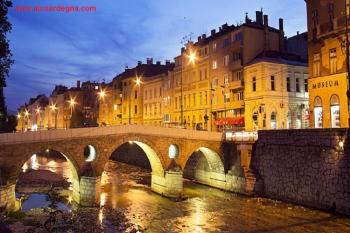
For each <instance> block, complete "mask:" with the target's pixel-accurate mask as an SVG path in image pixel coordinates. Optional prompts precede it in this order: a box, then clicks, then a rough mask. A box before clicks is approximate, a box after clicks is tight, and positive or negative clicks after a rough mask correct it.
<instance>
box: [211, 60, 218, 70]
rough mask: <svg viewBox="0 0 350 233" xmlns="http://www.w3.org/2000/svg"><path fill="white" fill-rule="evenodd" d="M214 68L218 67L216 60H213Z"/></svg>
mask: <svg viewBox="0 0 350 233" xmlns="http://www.w3.org/2000/svg"><path fill="white" fill-rule="evenodd" d="M212 68H213V70H216V69H217V68H218V62H217V61H216V60H214V61H213V64H212Z"/></svg>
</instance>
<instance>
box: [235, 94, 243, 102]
mask: <svg viewBox="0 0 350 233" xmlns="http://www.w3.org/2000/svg"><path fill="white" fill-rule="evenodd" d="M236 100H237V101H240V100H243V92H238V93H236Z"/></svg>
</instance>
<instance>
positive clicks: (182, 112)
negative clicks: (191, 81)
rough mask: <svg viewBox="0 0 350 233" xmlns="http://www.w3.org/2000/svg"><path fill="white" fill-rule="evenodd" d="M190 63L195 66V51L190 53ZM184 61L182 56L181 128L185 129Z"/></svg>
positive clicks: (188, 56)
mask: <svg viewBox="0 0 350 233" xmlns="http://www.w3.org/2000/svg"><path fill="white" fill-rule="evenodd" d="M187 58H188V61H189V63H190V64H193V65H194V64H195V62H196V60H197V55H196V53H195V52H194V51H190V53H189V54H188V55H187ZM183 61H184V59H183V56H181V80H180V81H181V90H180V92H181V98H180V104H181V128H183V126H184V125H183V123H184V106H183V81H182V73H183V67H184V62H183Z"/></svg>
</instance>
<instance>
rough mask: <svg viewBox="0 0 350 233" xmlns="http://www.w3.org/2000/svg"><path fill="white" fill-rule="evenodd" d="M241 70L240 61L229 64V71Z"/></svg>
mask: <svg viewBox="0 0 350 233" xmlns="http://www.w3.org/2000/svg"><path fill="white" fill-rule="evenodd" d="M241 68H242V59H238V60H235V61H232V62H231V63H230V69H231V70H238V69H241Z"/></svg>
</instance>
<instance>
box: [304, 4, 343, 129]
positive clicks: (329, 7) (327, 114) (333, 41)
mask: <svg viewBox="0 0 350 233" xmlns="http://www.w3.org/2000/svg"><path fill="white" fill-rule="evenodd" d="M347 4H349V1H348V0H339V1H334V0H325V1H318V0H307V1H306V5H307V21H308V46H309V65H310V66H309V87H310V115H311V118H310V126H311V127H313V128H339V127H349V123H348V117H349V115H348V111H349V109H348V97H347V90H348V79H347V71H348V69H347V59H346V57H347V56H346V54H347V52H348V51H347V49H346V47H347V46H346V44H347V40H346V24H347V21H348V17H346V5H347ZM348 8H349V6H348Z"/></svg>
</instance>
